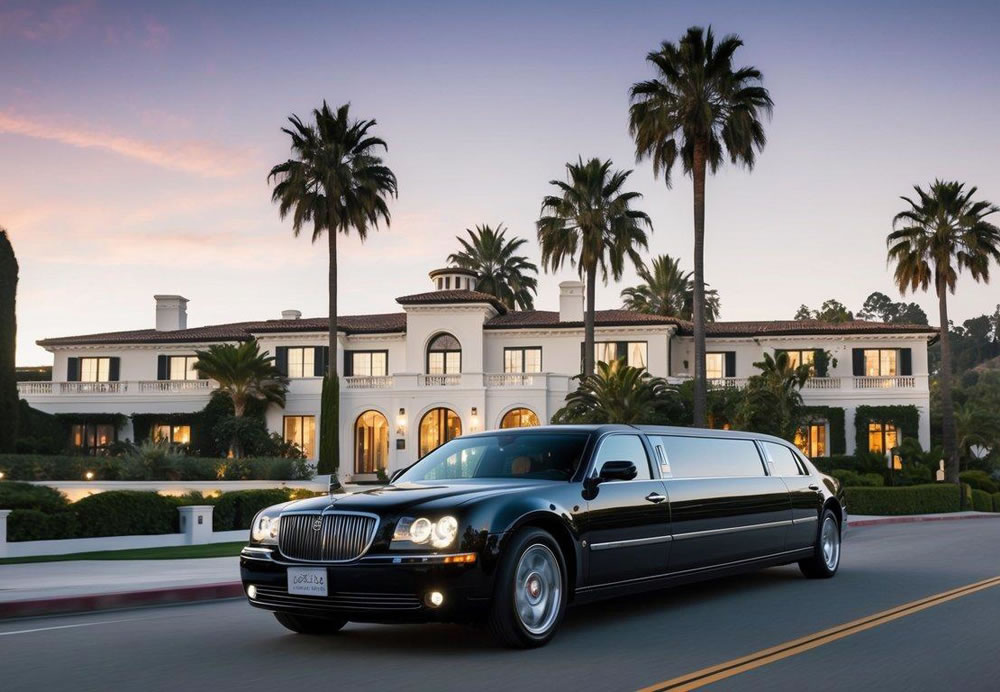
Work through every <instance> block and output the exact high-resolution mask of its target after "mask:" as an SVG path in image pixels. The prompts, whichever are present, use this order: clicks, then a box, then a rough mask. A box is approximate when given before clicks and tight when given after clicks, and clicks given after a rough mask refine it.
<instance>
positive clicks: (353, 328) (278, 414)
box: [19, 269, 935, 478]
mask: <svg viewBox="0 0 1000 692" xmlns="http://www.w3.org/2000/svg"><path fill="white" fill-rule="evenodd" d="M473 278H474V277H473V276H472V275H471V274H470V273H467V272H465V271H462V270H457V269H441V270H436V271H434V272H431V280H432V281H433V283H434V290H432V291H430V292H427V293H418V294H415V295H407V296H403V297H401V298H398V299H397V302H398V303H399V304H400V306H401V307H402V312H395V313H389V314H374V315H354V316H341V317H340V318H339V320H338V328H339V339H338V347H337V353H336V358H337V362H338V363H340V364H342V367H341V370H340V372H341V375H342V379H341V408H340V428H341V433H340V440H341V450H340V451H341V463H340V469H341V473H342V475H343V476H344V477H345V478H350V477H352V476H353V477H355V478H359V477H360V478H365V477H368V475H369V474H373V473H375V472H376V470H377V469H385V470H386V471H388V472H390V473H391V471H393V470H395V469H397V468H400V467H403V466H406V465H408V464H410V463H412V462H413V461H414V460H416V459H417V457H418V456H420V455H422V454H424V453H426V452H427V451H429V450H430V449H433V448H434V447H436V446H437V445H439V444H441V443H442V442H444V441H446V440H448V439H451V438H452V437H454V436H456V435H459V434H461V433H463V432H471V431H477V430H483V429H493V428H503V427H513V426H525V425H537V424H539V423H546V422H548V421H549V420H550V419H551V417H552V414H553V413H554V412H555V411H556V410H557V409H559V408H560V407H561V406H562V403H563V400H564V398H565V397H566V394H567V392H568V391H569V389H570V387H571V386H573V385H572V382H571V378H572V377H573V375H575V374H576V373H578V372H579V371H580V364H581V355H582V343H583V311H584V290H583V284H582V283H580V282H576V281H566V282H563V283H561V284H560V298H559V311H558V312H552V311H544V310H536V311H528V312H516V311H508V310H507V309H506V308H505V307H504V306H503V305H502V304H500V303H499V302H498V301H497V300H496V299H494V298H493V297H492V296H489V295H486V294H483V293H478V292H476V291H474V290H470V289H471V287H472V286H473V283H474V282H473ZM327 324H328V321H327V319H326V318H316V319H304V318H302V317H301V314H300V313H299V312H298V311H294V310H287V311H285V312H283V313H282V315H281V319H275V320H265V321H259V322H239V323H232V324H220V325H212V326H204V327H188V326H187V300H186V299H184V298H182V297H180V296H156V328H155V329H144V330H138V331H125V332H111V333H104V334H89V335H85V336H72V337H60V338H52V339H43V340H41V341H39V342H38V343H39V344H40V345H41V346H43V347H45V348H46V349H47V350H48V351H50V352H51V353H52V354H53V358H54V362H53V370H52V381H51V382H22V383H20V384H19V390H20V395H21V397H22V398H24V399H26V400H27V401H28V403H29V404H30V405H31V406H33V407H35V408H37V409H40V410H42V411H45V412H48V413H72V414H76V415H74V416H73V421H74V424H73V425H72V429H71V440H70V442H71V444H73V445H75V446H78V447H81V448H84V449H85V450H86V451H90V452H94V451H99V450H100V448H101V447H103V446H105V445H107V444H108V443H110V442H111V441H113V440H115V439H132V438H133V437H134V434H135V433H134V432H133V425H132V420H131V419H130V418H125V419H124V420H125V421H126V422H125V423H124V424H121V425H118V424H109V423H108V422H107V415H106V414H109V413H111V414H115V413H117V414H124V415H125V416H133V415H136V414H147V415H146V416H145V418H146V419H149V418H150V416H149V414H153V415H152V417H153V419H154V420H155V415H157V414H159V415H164V416H166V415H167V414H184V413H195V412H198V411H200V410H201V409H202V408H204V406H205V405H206V403H207V402H208V401H209V398H210V396H211V393H212V390H213V388H214V383H213V382H212V381H210V380H203V379H198V377H197V374H196V373H195V372H194V371H193V370H192V367H191V366H192V364H193V362H194V360H195V357H194V352H195V350H196V349H200V348H205V347H206V346H207V345H209V344H212V343H223V342H231V343H232V342H238V341H241V340H246V339H248V338H250V337H255V338H256V339H257V340H258V341H259V342H260V344H261V347H262V349H265V350H267V351H269V352H270V353H271V354H273V355H275V356H276V362H277V364H278V366H279V368H281V369H282V370H283V371H284V372H285V373H286V374H287V375H288V377H289V378H290V380H291V383H290V387H289V391H288V397H287V402H286V405H285V406H284V408H279V407H277V406H272V407H271V408H270V409H269V410H268V411H267V424H268V427H269V428H270V429H271V430H273V431H276V432H280V433H281V434H282V435H284V436H285V437H286V438H287V439H289V440H292V441H294V442H296V443H297V444H299V445H301V446H302V447H303V449H305V450H306V452H307V454H308V455H309V456H310V458H314V457H315V453H316V430H317V427H318V426H317V423H318V418H319V407H320V386H321V373H322V372H323V366H324V363H325V362H326V358H328V357H329V356H328V349H327V347H326V344H327V343H328V336H327ZM934 333H935V330H933V329H932V328H929V327H925V326H907V325H894V324H882V323H875V322H860V321H856V322H845V323H836V324H834V323H823V322H816V321H776V322H715V323H710V324H709V325H708V352H709V353H708V358H707V370H708V376H709V378H710V379H711V383H712V385H713V386H733V387H739V386H742V384H743V383H744V382H745V381H746V378H747V377H748V376H750V375H753V374H754V373H755V372H757V369H756V368H755V367H754V365H753V363H754V362H755V361H759V360H761V357H762V354H763V353H765V352H774V351H780V350H784V351H788V352H789V353H790V355H791V356H792V358H793V359H794V360H797V361H800V362H813V360H814V359H815V358H817V356H820V357H821V356H822V355H823V354H824V352H825V353H828V354H829V355H830V356H831V357H830V358H829V359H827V358H822V360H823V361H824V362H826V361H828V362H829V365H828V366H826V367H824V368H823V369H822V370H819V368H818V369H817V376H816V377H813V378H810V379H809V381H808V382H807V383H806V387H805V389H804V390H803V398H804V399H805V403H806V404H807V405H808V406H810V407H815V409H814V412H815V416H814V418H813V422H812V423H811V424H810V425H809V426H808V427H807V429H804V430H803V431H802V435H801V439H800V440H799V443H800V446H801V447H802V448H803V450H804V451H805V452H806V453H807V454H809V455H812V456H826V455H830V454H838V453H841V454H842V453H847V454H851V453H853V452H854V451H855V448H856V444H857V443H856V441H859V442H862V443H864V444H867V445H868V448H869V450H871V451H879V452H883V451H885V450H886V449H888V448H891V447H894V446H895V445H896V444H897V443H898V441H899V439H900V438H901V437H902V436H903V435H913V434H916V435H917V436H918V437H919V440H920V443H921V445H923V447H924V448H927V447H928V446H929V442H930V426H929V420H928V410H929V392H928V368H927V346H928V343H929V342H930V341H931V340H933V338H934ZM596 342H597V346H596V348H597V358H598V360H609V359H611V358H613V357H625V358H627V359H628V362H629V364H632V365H641V366H645V367H647V368H648V369H649V371H650V372H651V373H652V374H653V375H656V376H662V377H667V378H669V379H670V380H671V381H679V380H681V379H683V378H688V377H690V376H691V372H692V359H693V352H694V344H693V339H692V336H691V325H690V324H689V323H686V322H683V321H679V320H676V319H673V318H667V317H659V316H654V315H645V314H640V313H635V312H630V311H626V310H599V311H597V318H596ZM859 407H862V408H861V410H860V411H859ZM892 407H899V408H902V407H906V409H907V410H909V411H910V412H911V415H910V417H909V418H910V420H912V419H913V418H914V417H913V416H912V412H913V410H914V409H915V410H916V412H917V413H918V414H919V415H918V418H917V420H918V423H917V426H916V429H911V430H906V429H904V428H902V427H899V428H898V427H897V423H896V422H894V421H893V420H891V419H889V418H887V419H881V420H880V419H871V420H869V419H868V418H865V419H864V420H862V419H861V411H869V410H874V411H886V410H892ZM87 414H93V415H94V416H95V422H93V423H88V422H87V418H86V416H87ZM98 414H100V416H98ZM119 420H121V419H119ZM102 421H103V422H102ZM151 431H152V434H153V435H156V436H159V437H162V438H166V439H170V440H172V441H174V442H177V443H186V442H188V441H190V440H191V438H192V430H191V425H190V424H186V423H185V422H184V421H183V416H179V415H171V416H169V419H168V420H165V421H164V422H162V423H155V422H154V424H153V425H152V427H151ZM861 451H866V450H861Z"/></svg>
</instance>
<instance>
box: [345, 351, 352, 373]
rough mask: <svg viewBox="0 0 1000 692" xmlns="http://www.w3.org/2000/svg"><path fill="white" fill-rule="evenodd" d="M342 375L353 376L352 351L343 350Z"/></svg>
mask: <svg viewBox="0 0 1000 692" xmlns="http://www.w3.org/2000/svg"><path fill="white" fill-rule="evenodd" d="M344 377H354V351H344Z"/></svg>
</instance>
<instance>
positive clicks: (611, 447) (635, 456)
mask: <svg viewBox="0 0 1000 692" xmlns="http://www.w3.org/2000/svg"><path fill="white" fill-rule="evenodd" d="M605 461H631V462H632V463H633V464H635V470H636V474H635V480H637V481H643V480H649V479H650V478H652V476H651V475H650V473H649V460H648V459H647V458H646V448H645V447H643V446H642V440H640V439H639V437H638V436H637V435H611V436H609V437H605V438H604V440H603V441H602V442H601V448H600V449H599V450H598V451H597V461H596V463H595V464H594V470H595V471H598V472H599V471H600V470H601V466H603V465H604V462H605Z"/></svg>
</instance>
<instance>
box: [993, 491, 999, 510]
mask: <svg viewBox="0 0 1000 692" xmlns="http://www.w3.org/2000/svg"><path fill="white" fill-rule="evenodd" d="M993 511H994V512H1000V493H993Z"/></svg>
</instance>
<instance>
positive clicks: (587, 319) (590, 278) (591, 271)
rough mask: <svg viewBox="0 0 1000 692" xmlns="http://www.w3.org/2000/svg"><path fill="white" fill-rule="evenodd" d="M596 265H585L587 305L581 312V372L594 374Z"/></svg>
mask: <svg viewBox="0 0 1000 692" xmlns="http://www.w3.org/2000/svg"><path fill="white" fill-rule="evenodd" d="M596 284H597V266H596V265H595V266H593V267H587V305H586V310H585V311H584V313H583V374H584V375H588V376H589V375H593V374H594V312H595V310H594V300H595V298H594V294H595V293H596Z"/></svg>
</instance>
